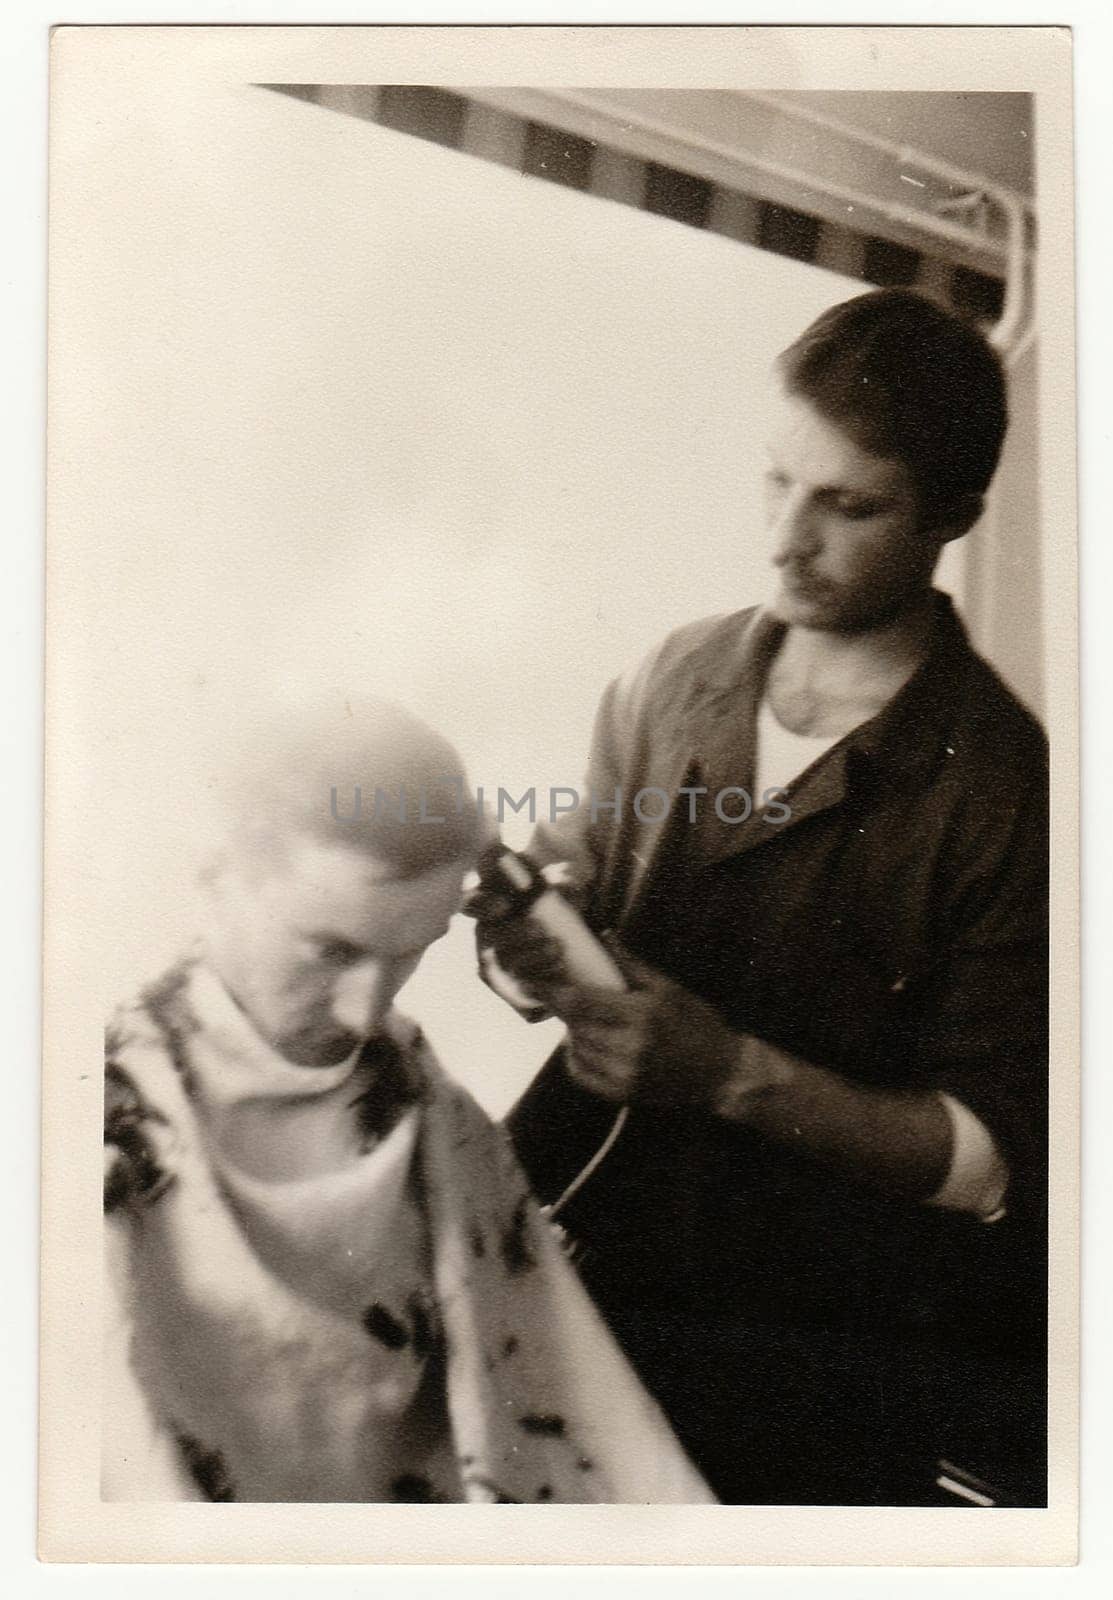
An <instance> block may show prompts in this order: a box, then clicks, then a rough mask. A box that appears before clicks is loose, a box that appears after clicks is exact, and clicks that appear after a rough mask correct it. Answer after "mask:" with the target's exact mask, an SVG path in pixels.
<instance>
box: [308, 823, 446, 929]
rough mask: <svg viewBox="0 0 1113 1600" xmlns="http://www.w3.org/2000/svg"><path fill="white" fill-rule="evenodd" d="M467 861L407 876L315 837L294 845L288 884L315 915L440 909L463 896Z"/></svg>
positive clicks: (386, 863) (390, 864) (390, 865)
mask: <svg viewBox="0 0 1113 1600" xmlns="http://www.w3.org/2000/svg"><path fill="white" fill-rule="evenodd" d="M466 868H467V862H466V861H463V860H461V861H456V862H448V863H446V864H444V865H442V866H438V867H431V868H429V869H428V870H427V871H425V872H422V873H419V874H416V875H413V874H411V875H408V876H407V875H404V874H402V873H401V872H400V871H399V869H398V867H397V866H396V865H395V864H394V863H393V862H389V861H383V860H380V859H378V858H377V857H375V856H370V855H368V854H367V853H366V852H365V851H362V850H357V849H355V848H354V847H352V846H351V845H347V844H343V843H341V844H337V843H333V842H331V841H328V842H326V841H324V840H319V839H313V838H299V839H296V840H294V841H292V843H291V846H290V849H289V852H288V854H287V871H286V873H285V874H284V880H285V881H284V885H281V886H280V890H279V892H280V893H281V892H282V891H283V888H284V889H285V891H286V892H287V893H292V894H293V895H294V896H295V897H296V898H297V899H298V900H302V901H306V902H308V903H309V904H310V905H311V906H312V907H313V908H314V910H318V911H335V912H336V913H338V914H340V913H345V912H354V913H358V912H359V911H361V910H363V909H364V908H370V909H372V910H376V911H377V910H381V911H383V912H384V913H390V912H393V911H399V912H402V911H407V910H409V909H411V908H412V909H415V910H419V909H422V908H424V907H426V906H428V907H431V908H434V909H436V908H437V907H439V906H440V905H442V904H443V902H444V900H445V899H446V898H447V897H450V896H451V895H452V894H454V893H456V892H458V890H459V887H460V884H461V881H462V879H463V875H464V872H465V871H466Z"/></svg>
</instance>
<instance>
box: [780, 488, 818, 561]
mask: <svg viewBox="0 0 1113 1600" xmlns="http://www.w3.org/2000/svg"><path fill="white" fill-rule="evenodd" d="M770 532H771V534H772V536H773V565H774V566H776V567H784V566H787V565H788V563H789V562H790V561H794V560H799V559H800V558H801V557H808V556H812V555H814V554H815V553H816V551H817V550H818V548H819V538H818V530H817V527H816V520H815V507H814V506H813V505H812V501H811V495H810V492H809V490H808V488H807V485H806V484H800V485H797V486H796V487H794V488H791V489H789V490H787V492H786V493H785V495H784V497H783V499H782V500H781V501H780V503H779V504H778V506H777V509H776V512H775V513H774V516H773V519H772V525H771V528H770Z"/></svg>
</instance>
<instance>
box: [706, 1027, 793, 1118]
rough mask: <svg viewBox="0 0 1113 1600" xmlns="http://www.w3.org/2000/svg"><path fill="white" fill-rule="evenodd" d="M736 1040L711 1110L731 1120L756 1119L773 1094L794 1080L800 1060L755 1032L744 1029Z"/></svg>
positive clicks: (715, 1093)
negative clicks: (797, 1060) (755, 1034)
mask: <svg viewBox="0 0 1113 1600" xmlns="http://www.w3.org/2000/svg"><path fill="white" fill-rule="evenodd" d="M736 1040H737V1043H736V1045H735V1048H734V1050H733V1052H732V1055H731V1059H730V1061H729V1064H728V1066H727V1070H726V1072H725V1074H724V1076H723V1079H722V1081H721V1082H720V1083H719V1084H718V1085H717V1086H716V1089H715V1092H714V1094H713V1097H712V1105H711V1110H712V1111H713V1112H714V1114H715V1115H716V1116H718V1117H722V1118H724V1120H726V1121H728V1122H752V1121H753V1120H754V1119H755V1117H757V1116H758V1115H759V1113H760V1108H761V1107H762V1106H764V1105H765V1104H766V1103H767V1101H768V1100H769V1098H770V1096H771V1095H775V1094H776V1093H777V1092H778V1091H780V1090H782V1089H784V1088H786V1087H787V1086H788V1085H790V1084H791V1083H792V1081H793V1079H794V1078H795V1076H796V1068H797V1063H796V1061H795V1058H794V1057H792V1056H790V1055H789V1054H788V1053H787V1052H786V1051H784V1050H779V1049H778V1048H777V1046H776V1045H773V1044H770V1043H769V1042H768V1041H767V1040H765V1039H758V1038H755V1037H754V1035H753V1034H749V1033H740V1034H738V1035H736Z"/></svg>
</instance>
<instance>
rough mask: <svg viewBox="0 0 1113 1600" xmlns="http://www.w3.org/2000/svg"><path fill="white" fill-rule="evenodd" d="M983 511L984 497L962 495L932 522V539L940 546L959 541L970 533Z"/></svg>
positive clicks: (951, 502)
mask: <svg viewBox="0 0 1113 1600" xmlns="http://www.w3.org/2000/svg"><path fill="white" fill-rule="evenodd" d="M984 510H985V497H984V496H983V495H980V494H964V495H962V496H961V498H960V499H958V500H952V501H950V502H949V503H948V504H947V506H946V507H945V508H943V509H942V510H941V511H940V514H939V517H938V519H937V520H933V523H932V529H931V532H932V537H933V538H934V539H936V540H938V542H939V544H940V545H945V544H951V543H952V542H953V541H954V540H955V539H961V538H962V536H963V534H964V533H969V532H970V529H971V528H972V527H973V526H974V524H975V522H977V520H978V518H979V517H980V516H981V514H982V512H983V511H984Z"/></svg>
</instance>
